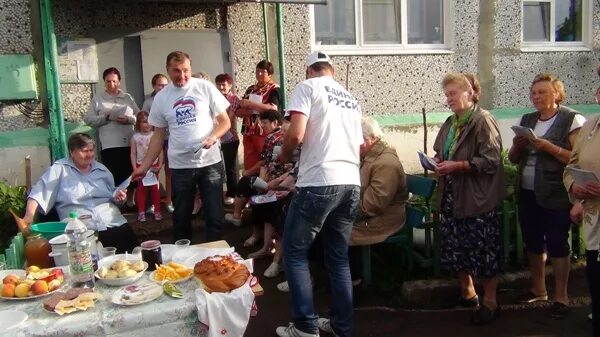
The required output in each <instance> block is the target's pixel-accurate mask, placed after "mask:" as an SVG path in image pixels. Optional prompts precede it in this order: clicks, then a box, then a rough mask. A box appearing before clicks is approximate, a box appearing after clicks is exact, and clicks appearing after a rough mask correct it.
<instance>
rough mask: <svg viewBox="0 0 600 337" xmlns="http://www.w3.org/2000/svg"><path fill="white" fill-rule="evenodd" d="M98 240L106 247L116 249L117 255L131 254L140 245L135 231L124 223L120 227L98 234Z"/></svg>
mask: <svg viewBox="0 0 600 337" xmlns="http://www.w3.org/2000/svg"><path fill="white" fill-rule="evenodd" d="M98 240H100V242H102V245H103V246H104V247H116V248H117V253H118V254H122V253H125V252H129V253H131V252H132V251H133V248H135V247H137V246H139V245H140V242H139V241H138V239H137V237H136V236H135V233H134V232H133V229H131V226H129V224H128V223H124V224H122V225H121V226H119V227H110V228H108V229H106V230H105V231H99V232H98Z"/></svg>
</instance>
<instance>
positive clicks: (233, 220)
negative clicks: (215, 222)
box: [225, 213, 242, 227]
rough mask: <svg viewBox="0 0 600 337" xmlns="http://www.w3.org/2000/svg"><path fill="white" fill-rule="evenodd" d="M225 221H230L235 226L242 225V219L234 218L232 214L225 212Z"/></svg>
mask: <svg viewBox="0 0 600 337" xmlns="http://www.w3.org/2000/svg"><path fill="white" fill-rule="evenodd" d="M225 221H227V222H229V223H231V224H232V225H234V226H236V227H240V226H241V225H242V219H236V218H234V217H233V214H231V213H227V214H225Z"/></svg>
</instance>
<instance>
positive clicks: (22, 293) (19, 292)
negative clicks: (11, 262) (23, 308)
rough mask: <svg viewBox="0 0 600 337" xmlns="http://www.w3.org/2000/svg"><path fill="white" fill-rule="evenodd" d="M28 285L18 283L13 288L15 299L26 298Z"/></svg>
mask: <svg viewBox="0 0 600 337" xmlns="http://www.w3.org/2000/svg"><path fill="white" fill-rule="evenodd" d="M29 289H30V287H29V284H27V283H19V284H18V285H17V286H16V287H15V296H17V297H27V295H29Z"/></svg>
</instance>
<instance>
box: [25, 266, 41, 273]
mask: <svg viewBox="0 0 600 337" xmlns="http://www.w3.org/2000/svg"><path fill="white" fill-rule="evenodd" d="M36 271H40V267H38V266H29V267H27V273H34V272H36Z"/></svg>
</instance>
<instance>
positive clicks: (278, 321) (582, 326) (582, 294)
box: [127, 213, 592, 337]
mask: <svg viewBox="0 0 600 337" xmlns="http://www.w3.org/2000/svg"><path fill="white" fill-rule="evenodd" d="M163 214H166V213H163ZM127 217H128V219H130V221H131V222H130V223H131V224H132V225H133V228H134V230H135V231H136V233H137V234H138V236H139V238H140V240H146V239H159V240H161V242H163V243H171V231H170V226H171V225H170V224H171V219H170V217H166V218H165V220H163V221H162V222H160V223H156V222H153V221H148V222H146V223H144V224H140V223H137V222H136V221H135V220H133V218H134V214H130V215H128V216H127ZM149 219H151V217H149ZM251 231H252V229H251V227H250V226H242V227H240V228H237V227H233V226H230V225H227V226H226V228H225V233H224V235H225V239H226V240H227V241H228V242H229V243H230V244H231V245H234V246H236V250H237V251H239V252H240V253H241V254H242V255H243V256H245V255H247V254H248V253H250V252H252V251H253V249H248V248H243V247H242V243H243V242H244V240H245V239H246V238H247V236H249V235H250V233H251ZM194 235H195V237H194V243H198V242H202V240H203V237H204V231H203V224H202V221H201V220H200V217H197V218H196V220H195V221H194ZM270 262H271V261H270V260H268V259H262V260H258V261H256V262H255V271H256V275H258V276H259V277H260V283H261V285H262V286H263V287H264V289H265V294H264V295H263V296H260V297H258V298H257V299H256V301H257V304H258V307H259V313H258V316H257V317H254V318H252V319H251V320H250V323H249V325H248V329H247V331H246V334H245V336H246V337H265V336H276V335H275V328H276V327H277V326H281V325H287V322H288V321H289V319H290V314H289V312H290V310H289V297H288V296H289V295H288V294H287V293H283V292H280V291H278V290H277V288H276V285H277V283H279V282H282V281H284V280H285V278H284V276H283V274H282V275H280V276H279V277H277V278H275V279H266V278H264V277H262V272H264V270H265V269H266V268H267V266H268V265H269V263H270ZM317 274H318V273H317ZM515 275H516V276H519V275H521V276H523V274H515ZM515 275H513V276H514V277H511V278H508V279H507V281H506V282H503V283H502V284H501V285H500V289H499V294H498V296H499V301H500V304H501V305H502V308H503V310H502V312H501V315H500V317H499V318H498V320H497V321H496V322H494V323H493V324H491V325H488V326H483V327H473V326H471V325H470V324H469V317H470V313H471V312H470V311H469V310H444V309H441V308H443V307H445V306H446V305H447V304H448V303H452V301H453V300H455V299H456V296H457V293H458V290H457V289H458V288H457V287H456V285H455V284H454V283H453V281H451V280H450V281H448V280H441V281H419V282H405V283H404V285H403V287H402V289H401V290H400V289H398V290H397V291H395V292H392V293H389V292H388V293H382V292H378V291H375V290H368V291H360V292H358V293H356V295H355V307H356V308H355V311H354V330H355V333H354V336H357V337H371V336H372V337H376V336H381V337H383V336H386V337H390V336H418V337H428V336H432V337H433V336H436V337H437V336H465V337H470V336H473V337H480V336H490V337H493V336H523V337H524V336H531V337H533V336H535V337H541V336H565V337H579V336H582V337H583V336H591V335H592V332H591V324H590V323H589V322H588V321H587V315H588V313H589V302H590V299H589V293H588V289H587V283H586V279H585V272H584V270H583V269H582V268H575V269H574V271H573V273H572V274H571V279H570V283H569V295H570V296H571V298H572V299H573V302H574V304H573V307H572V312H571V314H570V315H569V317H567V318H566V319H564V320H555V319H553V318H550V317H549V316H548V315H547V304H542V305H539V304H538V305H520V304H515V299H516V297H517V295H518V294H519V292H520V291H521V290H522V289H525V288H526V285H527V283H526V281H525V280H523V279H522V277H516V276H515ZM316 280H317V281H316V288H315V308H316V310H317V312H318V313H319V314H320V315H322V316H324V317H327V316H328V308H329V306H328V303H329V301H330V296H329V292H328V289H327V288H328V287H327V285H326V282H325V281H323V280H322V278H321V277H320V276H319V275H317V277H316ZM547 284H548V288H549V291H550V293H551V286H552V282H551V280H550V279H548V281H547ZM401 294H402V295H403V296H401ZM415 308H418V309H415ZM321 336H327V335H326V334H324V333H323V334H321Z"/></svg>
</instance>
